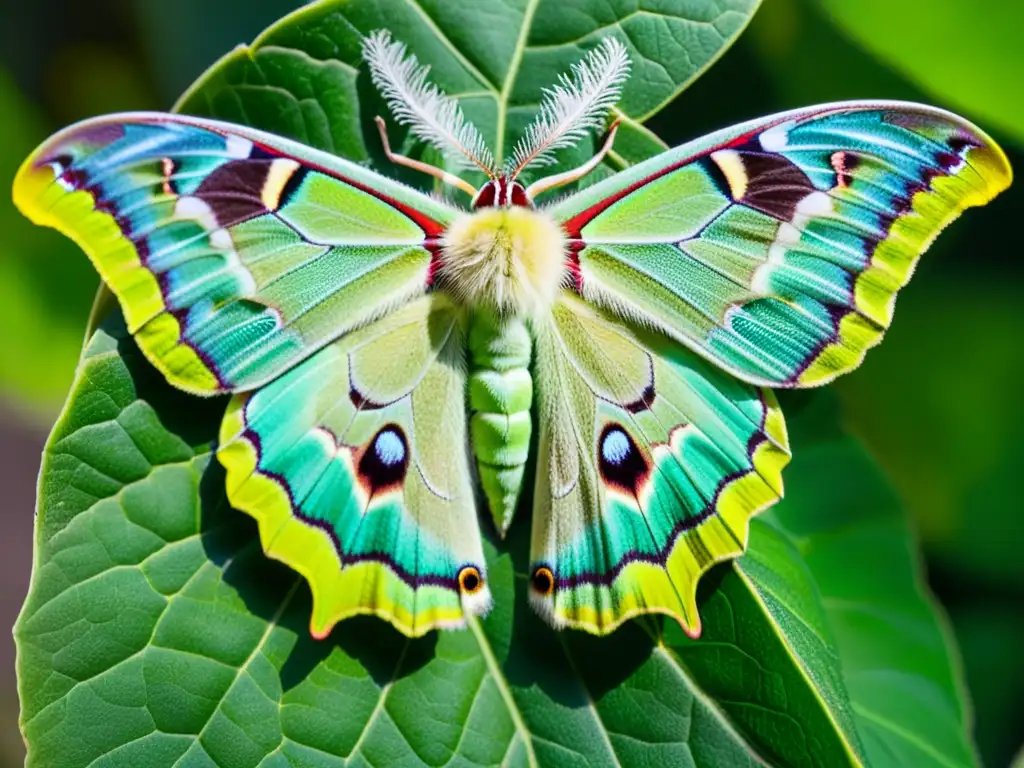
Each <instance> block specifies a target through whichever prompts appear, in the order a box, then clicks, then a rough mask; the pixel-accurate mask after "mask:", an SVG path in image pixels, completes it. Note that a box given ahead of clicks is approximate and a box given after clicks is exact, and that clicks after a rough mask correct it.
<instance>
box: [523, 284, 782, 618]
mask: <svg viewBox="0 0 1024 768" xmlns="http://www.w3.org/2000/svg"><path fill="white" fill-rule="evenodd" d="M536 336H537V348H536V368H537V393H538V401H539V420H538V421H539V424H540V438H539V455H538V466H537V480H536V488H535V491H534V497H535V501H534V513H533V545H532V553H531V561H532V564H531V587H530V591H531V601H532V602H533V604H534V606H535V607H536V608H537V609H538V611H539V612H540V613H541V614H542V615H543V616H545V617H547V618H548V620H549V621H551V623H552V624H553V625H555V626H556V627H563V626H571V627H576V628H579V629H585V630H587V631H590V632H594V633H598V634H603V633H606V632H610V631H612V630H613V629H614V628H615V627H617V626H618V625H619V624H621V623H622V622H623V621H625V620H626V619H628V618H629V617H631V616H635V615H637V614H641V613H650V612H659V613H665V614H668V615H670V616H673V617H674V618H676V619H677V620H678V621H679V623H680V624H681V625H682V626H683V628H684V629H685V631H686V632H688V633H689V634H691V635H694V636H696V635H697V634H699V632H700V618H699V616H698V614H697V606H696V588H697V580H698V579H699V577H700V575H701V574H702V573H703V572H704V571H706V570H707V569H708V568H709V567H711V565H712V564H714V563H715V562H717V561H720V560H723V559H726V558H729V557H733V556H735V555H738V554H740V553H741V552H742V551H743V550H744V548H745V547H746V542H747V526H748V521H749V519H750V517H751V516H752V515H753V514H754V513H755V512H757V511H759V510H761V509H764V508H765V507H767V506H769V505H770V504H772V503H774V502H775V501H776V500H777V499H778V498H780V497H781V495H782V477H781V472H782V468H783V466H784V465H785V464H786V462H787V461H788V460H789V448H788V443H787V438H786V430H785V425H784V422H783V419H782V414H781V412H780V411H779V409H778V406H777V404H776V402H775V398H774V396H773V395H772V393H771V392H770V391H769V390H767V389H762V388H758V387H754V386H752V385H749V384H746V383H743V382H741V381H739V380H737V379H735V378H734V377H732V376H729V375H728V374H726V373H724V372H722V371H721V370H719V369H718V368H717V367H716V366H714V365H712V364H711V363H709V362H708V361H707V360H705V359H703V358H702V357H700V356H699V355H696V354H694V353H693V352H691V351H690V350H689V349H687V348H686V347H685V346H683V345H682V344H680V343H679V342H677V341H675V340H673V339H671V338H669V337H667V336H665V335H664V334H661V333H658V332H653V331H649V330H643V329H641V328H639V327H635V326H632V325H630V324H627V323H625V322H623V321H622V320H620V319H618V318H617V317H615V316H614V315H612V314H611V313H608V312H606V311H602V310H599V309H598V308H596V307H594V306H592V305H588V304H586V303H585V302H583V301H582V300H580V299H579V298H577V297H575V296H572V295H571V294H568V293H566V294H564V295H563V297H562V298H561V299H560V300H559V301H558V303H557V304H556V305H555V307H554V310H553V312H552V315H551V319H550V322H544V324H541V325H538V327H537V328H536Z"/></svg>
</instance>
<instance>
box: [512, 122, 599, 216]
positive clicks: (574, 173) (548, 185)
mask: <svg viewBox="0 0 1024 768" xmlns="http://www.w3.org/2000/svg"><path fill="white" fill-rule="evenodd" d="M617 130H619V121H618V120H616V121H615V122H614V123H612V127H611V128H609V129H608V138H607V139H605V140H604V146H602V147H601V151H600V152H598V153H597V154H596V155H594V156H593V157H592V158H590V159H589V160H588V161H587V162H585V163H584V164H583V165H581V166H580V167H579V168H573V169H572V170H571V171H566V172H565V173H556V174H555V175H554V176H546V177H544V178H543V179H537V181H535V182H533V184H531V185H530V186H528V187H527V188H526V196H527V197H528V198H530V199H531V200H533V199H534V198H535V197H536V196H537V195H539V194H540V193H541V192H547V191H548V190H549V189H555V188H557V187H562V186H565V185H566V184H571V183H572V182H574V181H576V180H577V179H582V178H583V177H584V176H586V175H587V174H588V173H590V172H591V171H592V170H594V169H595V168H597V165H598V163H600V162H601V161H602V160H604V156H605V155H607V154H608V152H609V150H611V148H612V144H613V143H614V142H615V132H616V131H617Z"/></svg>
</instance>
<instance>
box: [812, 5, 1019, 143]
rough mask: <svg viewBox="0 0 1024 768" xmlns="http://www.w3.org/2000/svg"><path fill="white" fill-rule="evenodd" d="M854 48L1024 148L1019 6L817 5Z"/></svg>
mask: <svg viewBox="0 0 1024 768" xmlns="http://www.w3.org/2000/svg"><path fill="white" fill-rule="evenodd" d="M819 2H820V3H821V4H822V5H823V6H824V8H825V9H827V11H828V12H829V14H830V15H831V16H832V18H833V19H834V21H835V22H836V24H837V25H838V26H839V27H840V28H841V29H842V30H843V31H844V32H846V33H847V34H848V35H850V36H851V37H852V38H853V39H854V40H856V41H857V42H858V43H859V44H860V45H862V46H864V48H866V49H867V50H868V51H870V52H871V53H873V54H874V55H876V56H877V57H878V58H880V59H882V60H883V61H885V62H887V63H889V64H890V65H892V66H893V67H894V68H895V69H897V70H899V71H900V72H902V73H903V74H904V75H906V76H907V77H908V78H909V79H911V80H913V81H914V82H915V83H916V84H917V85H919V86H920V87H921V88H923V89H924V90H926V91H928V92H930V93H932V94H934V95H936V96H938V97H939V98H940V99H941V100H942V101H944V102H947V103H949V104H953V105H956V106H957V107H959V108H960V109H963V110H965V111H967V112H968V113H969V114H971V115H972V116H974V117H975V118H976V119H978V120H984V121H985V122H986V123H990V124H992V125H995V126H998V127H999V128H1001V129H1002V130H1004V131H1008V132H1011V133H1012V134H1013V135H1014V136H1016V138H1017V139H1018V140H1024V101H1022V100H1021V99H1020V98H1016V97H1015V95H1014V94H1015V91H1014V86H1013V85H1012V84H1013V83H1018V82H1020V81H1021V79H1022V78H1024V58H1022V57H1021V56H1020V55H1019V54H1018V50H1019V47H1020V31H1021V29H1024V4H1021V3H1014V2H1009V3H1008V2H1005V0H976V2H972V3H970V6H969V10H968V8H967V7H966V6H965V5H964V3H963V2H962V0H902V2H899V3H893V2H889V0H819Z"/></svg>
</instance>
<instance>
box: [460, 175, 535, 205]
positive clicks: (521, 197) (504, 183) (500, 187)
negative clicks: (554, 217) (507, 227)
mask: <svg viewBox="0 0 1024 768" xmlns="http://www.w3.org/2000/svg"><path fill="white" fill-rule="evenodd" d="M513 206H519V207H522V208H533V200H531V199H530V196H529V195H528V194H527V193H526V187H524V186H523V185H522V184H520V183H519V182H518V181H516V180H515V179H509V177H508V176H505V175H504V174H502V175H501V176H498V177H497V178H494V179H491V180H490V181H488V182H487V183H486V184H484V185H483V186H482V187H480V191H479V192H477V193H476V195H474V197H473V202H472V203H471V204H470V207H472V208H473V209H474V210H475V209H477V208H511V207H513Z"/></svg>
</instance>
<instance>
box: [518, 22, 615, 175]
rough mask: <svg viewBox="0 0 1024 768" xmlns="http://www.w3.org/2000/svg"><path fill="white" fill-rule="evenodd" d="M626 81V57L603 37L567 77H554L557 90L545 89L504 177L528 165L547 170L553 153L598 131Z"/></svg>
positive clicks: (553, 155)
mask: <svg viewBox="0 0 1024 768" xmlns="http://www.w3.org/2000/svg"><path fill="white" fill-rule="evenodd" d="M628 77H629V54H628V53H627V52H626V48H625V46H623V45H622V43H620V42H619V41H618V40H616V39H615V38H614V37H606V38H605V39H604V41H603V42H602V43H601V45H599V46H598V47H597V48H594V49H593V50H592V51H591V52H590V53H588V54H587V56H586V58H584V59H583V60H582V61H580V62H579V63H578V64H573V67H572V77H569V75H566V74H562V75H559V78H558V84H557V85H555V86H553V87H551V88H545V89H544V98H543V100H542V101H541V105H540V111H539V112H538V113H537V117H536V118H535V119H534V121H533V122H532V123H531V124H530V126H529V127H528V128H527V129H526V133H524V134H523V137H522V138H521V139H520V140H519V143H518V144H516V148H515V151H514V152H513V153H512V157H511V158H510V159H509V162H508V164H507V165H506V166H505V172H506V174H507V175H508V177H509V178H510V179H514V178H516V176H518V175H519V174H520V173H522V172H523V170H524V169H525V168H526V167H527V166H529V165H535V166H544V165H551V164H552V163H554V162H555V151H556V150H559V149H564V148H565V147H571V146H572V145H573V144H575V143H576V142H578V141H579V140H580V139H582V138H583V137H584V136H586V135H587V132H588V131H590V130H592V129H599V128H601V127H603V124H604V119H605V116H606V114H607V112H608V110H609V109H611V108H612V107H613V106H615V103H616V102H617V101H618V100H619V96H620V95H621V94H622V85H623V83H625V82H626V78H628Z"/></svg>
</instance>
